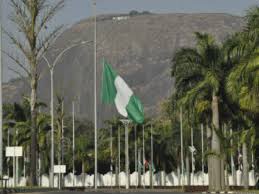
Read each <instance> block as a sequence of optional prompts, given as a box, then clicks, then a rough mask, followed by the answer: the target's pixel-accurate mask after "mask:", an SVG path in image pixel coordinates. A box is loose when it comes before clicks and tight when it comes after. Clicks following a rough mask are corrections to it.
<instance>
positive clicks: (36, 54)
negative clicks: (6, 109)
mask: <svg viewBox="0 0 259 194" xmlns="http://www.w3.org/2000/svg"><path fill="white" fill-rule="evenodd" d="M10 3H11V6H12V13H11V17H10V19H11V21H12V22H13V23H14V24H15V26H16V28H17V31H19V33H18V34H16V35H15V34H13V33H12V32H6V35H7V36H8V37H9V39H10V40H11V42H12V43H13V44H14V45H15V46H16V47H17V48H18V50H19V52H20V54H22V55H23V57H24V59H25V61H26V62H25V63H24V60H20V59H19V58H16V57H14V56H13V55H11V54H8V56H9V57H10V58H11V59H13V60H14V61H15V62H16V64H17V65H18V67H19V68H21V70H22V71H24V73H25V74H26V76H27V77H28V80H29V85H30V89H31V95H30V113H31V126H30V127H31V146H30V149H31V154H30V157H31V158H30V165H31V170H30V183H31V185H37V180H36V156H37V154H36V153H37V150H36V147H37V146H36V145H37V130H36V120H37V109H36V102H37V88H38V80H39V75H40V72H39V69H38V65H39V62H40V60H41V58H42V56H43V54H44V53H45V52H46V50H47V49H48V47H49V45H50V44H51V43H52V42H53V40H54V39H55V37H56V36H57V35H58V33H59V32H60V30H61V27H58V28H54V29H53V30H50V31H49V30H46V29H47V28H48V27H47V25H48V23H49V22H50V21H51V20H52V19H53V17H54V16H55V14H56V13H57V12H58V11H59V10H60V9H61V8H62V7H63V5H64V0H57V1H55V3H53V1H52V2H51V3H50V2H49V1H48V0H27V1H24V0H23V1H18V0H10ZM21 35H22V36H23V37H22V38H21ZM27 64H28V65H27ZM15 72H18V71H15Z"/></svg>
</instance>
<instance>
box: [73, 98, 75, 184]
mask: <svg viewBox="0 0 259 194" xmlns="http://www.w3.org/2000/svg"><path fill="white" fill-rule="evenodd" d="M72 111H73V112H72V117H73V187H74V186H75V102H74V100H73V101H72Z"/></svg>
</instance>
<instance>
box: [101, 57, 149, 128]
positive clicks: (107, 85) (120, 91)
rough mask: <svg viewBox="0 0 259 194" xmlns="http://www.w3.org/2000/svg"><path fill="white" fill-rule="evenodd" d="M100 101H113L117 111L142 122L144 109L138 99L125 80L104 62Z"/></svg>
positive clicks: (137, 121)
mask: <svg viewBox="0 0 259 194" xmlns="http://www.w3.org/2000/svg"><path fill="white" fill-rule="evenodd" d="M102 101H103V102H104V103H108V104H111V103H115V105H116V108H117V110H118V112H119V113H120V114H121V115H122V116H124V117H126V118H129V119H130V120H132V121H134V122H136V123H139V124H141V123H143V121H144V110H143V106H142V104H141V102H140V100H139V99H138V98H137V97H136V96H135V95H134V94H133V91H132V90H131V89H130V88H129V86H128V85H127V84H126V82H125V81H124V80H123V79H122V78H121V77H120V76H119V75H118V74H117V73H116V72H115V71H114V70H113V69H112V67H111V65H109V64H108V63H106V62H104V64H103V76H102Z"/></svg>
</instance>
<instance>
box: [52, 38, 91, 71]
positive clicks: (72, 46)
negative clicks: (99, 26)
mask: <svg viewBox="0 0 259 194" xmlns="http://www.w3.org/2000/svg"><path fill="white" fill-rule="evenodd" d="M91 42H93V41H92V40H89V41H82V42H80V43H78V44H73V45H71V46H69V47H67V48H65V49H64V50H63V51H62V52H61V53H59V55H58V56H57V57H56V59H55V61H54V63H53V65H52V66H51V67H52V68H53V69H54V68H55V66H56V64H57V62H58V60H59V59H60V58H61V57H62V55H63V54H64V53H65V52H67V51H68V50H70V49H72V48H74V47H76V46H79V45H83V44H88V43H91Z"/></svg>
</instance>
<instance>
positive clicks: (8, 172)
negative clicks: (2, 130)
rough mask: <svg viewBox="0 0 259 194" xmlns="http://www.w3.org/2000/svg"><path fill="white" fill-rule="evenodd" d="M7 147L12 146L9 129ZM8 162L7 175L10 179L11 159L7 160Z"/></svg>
mask: <svg viewBox="0 0 259 194" xmlns="http://www.w3.org/2000/svg"><path fill="white" fill-rule="evenodd" d="M7 145H8V147H9V146H10V129H9V128H8V130H7ZM7 161H8V164H7V175H8V177H10V169H9V167H10V166H9V161H10V158H8V159H7Z"/></svg>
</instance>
